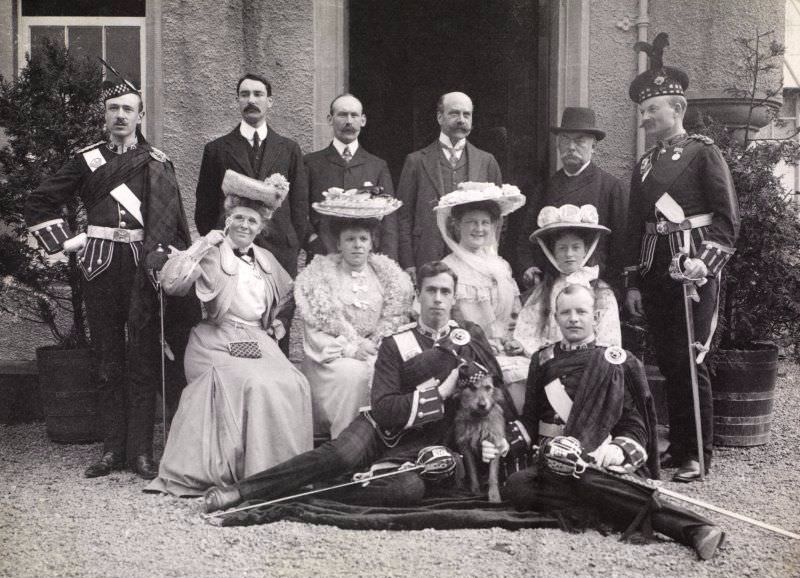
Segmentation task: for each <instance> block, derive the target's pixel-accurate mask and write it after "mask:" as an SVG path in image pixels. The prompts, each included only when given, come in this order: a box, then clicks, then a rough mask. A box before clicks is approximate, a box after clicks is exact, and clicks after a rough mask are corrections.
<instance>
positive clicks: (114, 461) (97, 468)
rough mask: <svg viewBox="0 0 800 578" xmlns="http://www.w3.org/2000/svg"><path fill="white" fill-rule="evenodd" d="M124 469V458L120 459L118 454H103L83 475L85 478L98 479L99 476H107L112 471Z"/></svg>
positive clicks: (112, 452)
mask: <svg viewBox="0 0 800 578" xmlns="http://www.w3.org/2000/svg"><path fill="white" fill-rule="evenodd" d="M124 468H125V458H124V457H122V454H121V453H120V452H114V451H110V452H105V453H104V454H103V457H102V458H100V459H99V460H98V461H96V462H95V463H93V464H92V465H91V466H89V467H88V468H86V471H84V472H83V475H84V476H86V477H87V478H99V477H100V476H107V475H108V474H110V473H111V472H112V471H114V470H121V469H124Z"/></svg>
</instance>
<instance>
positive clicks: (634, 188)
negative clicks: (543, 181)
mask: <svg viewBox="0 0 800 578" xmlns="http://www.w3.org/2000/svg"><path fill="white" fill-rule="evenodd" d="M639 44H642V43H639ZM668 44H669V42H668V39H667V35H666V34H664V33H661V34H659V35H658V36H656V38H655V39H654V40H653V46H652V47H649V45H648V47H649V48H651V53H650V66H651V68H650V69H649V70H647V71H645V72H643V73H642V74H640V75H639V76H637V77H636V78H635V79H634V81H633V82H632V83H631V86H630V90H629V96H630V98H631V100H633V101H634V102H635V103H637V104H638V106H639V114H640V115H641V126H642V127H644V129H645V131H646V132H647V136H648V137H650V138H653V139H655V140H656V145H655V146H654V147H653V148H651V149H650V150H649V151H647V152H646V153H645V154H644V156H643V157H642V158H641V159H640V160H639V163H638V164H637V165H636V167H635V168H634V170H633V175H632V176H631V204H630V211H629V214H628V231H627V236H628V238H627V242H626V260H625V263H626V267H625V270H626V273H627V282H626V286H627V294H626V296H625V308H626V309H627V311H628V313H629V314H631V315H638V316H641V315H644V316H646V317H647V324H648V327H649V329H650V334H651V335H652V337H653V344H654V346H655V350H656V358H657V361H658V367H659V369H660V370H661V373H662V374H663V375H664V377H665V378H666V393H667V405H668V408H669V441H670V445H669V448H668V450H667V452H666V453H665V455H664V456H663V457H662V465H663V466H665V467H677V468H678V471H677V472H676V473H675V475H674V476H673V480H675V481H679V482H691V481H693V480H697V479H699V478H700V474H701V470H700V462H699V457H700V456H699V451H698V443H697V435H696V427H695V418H694V407H693V402H692V381H691V367H690V365H689V364H690V363H695V360H691V361H690V359H689V353H688V351H689V345H688V338H687V332H686V320H685V310H684V293H683V284H684V283H685V282H690V283H692V285H693V290H694V291H696V292H697V301H694V300H693V301H692V302H691V303H692V305H691V307H692V309H693V311H692V315H693V318H694V337H695V341H696V342H697V343H699V344H700V347H699V348H696V350H695V353H694V355H693V356H694V357H696V366H697V382H698V383H697V385H698V390H699V398H700V399H699V401H700V421H701V426H702V427H701V429H702V440H701V442H702V448H703V450H702V451H703V457H704V462H705V469H706V470H708V467H709V464H710V462H711V457H712V451H713V439H714V438H713V431H712V428H713V423H714V416H713V401H712V397H711V382H710V380H709V375H708V368H707V367H706V365H705V363H703V359H704V358H705V356H706V353H707V352H708V347H709V346H710V344H711V339H712V337H713V335H714V330H715V329H716V320H717V307H718V306H719V288H720V276H721V272H722V268H723V266H724V265H725V263H727V261H728V259H730V257H731V255H733V252H734V251H735V249H734V246H735V245H736V239H737V237H738V235H739V205H738V200H737V198H736V191H735V190H734V189H733V183H732V181H731V174H730V171H729V170H728V165H727V164H726V163H725V159H724V158H723V156H722V153H721V152H720V150H719V149H718V148H717V147H716V146H714V143H713V141H712V140H711V139H710V138H708V137H705V136H701V135H688V134H687V133H686V131H685V130H684V128H683V117H684V115H685V114H686V98H685V97H684V91H685V90H686V88H687V86H688V85H689V78H688V76H687V75H686V73H685V72H683V71H682V70H680V69H678V68H674V67H671V66H664V65H663V49H664V47H665V46H667V45H668ZM693 349H695V348H693Z"/></svg>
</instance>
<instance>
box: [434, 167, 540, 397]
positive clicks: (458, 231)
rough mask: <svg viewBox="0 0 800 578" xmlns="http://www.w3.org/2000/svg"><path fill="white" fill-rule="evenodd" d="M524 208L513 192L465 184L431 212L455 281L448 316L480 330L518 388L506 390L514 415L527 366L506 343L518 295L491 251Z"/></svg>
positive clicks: (510, 340) (507, 270) (507, 377)
mask: <svg viewBox="0 0 800 578" xmlns="http://www.w3.org/2000/svg"><path fill="white" fill-rule="evenodd" d="M524 204H525V197H524V196H523V195H522V194H521V193H520V191H519V189H518V188H517V187H514V186H511V185H503V186H502V187H498V186H497V185H494V184H493V183H471V182H466V183H461V184H460V185H459V188H458V190H456V191H454V192H452V193H449V194H447V195H445V196H443V197H442V198H441V199H440V200H439V204H438V205H437V206H436V207H435V210H436V217H437V224H438V226H439V231H440V232H441V234H442V238H443V239H444V242H445V243H446V244H447V246H448V247H449V248H450V250H451V251H452V253H450V254H449V255H447V256H446V257H445V258H444V259H443V261H444V262H445V263H447V265H448V266H449V267H450V268H451V269H452V270H453V271H455V272H456V274H457V275H458V285H457V287H456V310H455V311H454V316H456V317H457V316H460V317H461V319H464V320H466V321H471V322H473V323H477V324H478V325H480V326H481V329H483V331H484V333H485V334H486V337H487V338H488V339H489V343H490V344H491V345H492V349H493V351H494V353H495V355H496V356H497V362H498V363H499V364H500V367H501V368H502V370H503V381H504V382H505V383H507V384H514V383H517V384H519V385H520V387H518V388H514V387H512V388H510V391H511V393H512V396H513V397H514V400H515V405H517V406H518V409H521V404H522V396H523V395H524V381H525V379H526V378H527V376H528V366H529V361H528V360H527V359H525V358H524V357H522V356H521V354H522V348H521V347H520V345H519V344H518V343H517V342H516V341H515V340H514V339H513V338H512V332H513V325H514V317H515V316H516V313H517V311H519V308H520V301H519V289H518V288H517V284H516V282H515V281H514V279H513V277H512V274H511V267H510V266H509V264H508V263H507V262H506V260H505V259H503V258H502V257H500V256H499V255H498V254H497V246H498V243H499V238H498V237H499V233H500V229H501V223H502V217H504V216H506V215H508V214H510V213H512V212H514V211H516V210H517V209H519V208H520V207H522V206H523V205H524ZM517 390H519V391H517Z"/></svg>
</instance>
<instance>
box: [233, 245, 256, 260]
mask: <svg viewBox="0 0 800 578" xmlns="http://www.w3.org/2000/svg"><path fill="white" fill-rule="evenodd" d="M233 254H234V255H236V256H237V257H250V258H251V259H253V258H255V256H256V254H255V251H253V248H252V247H250V248H249V249H247V251H242V250H241V249H234V250H233Z"/></svg>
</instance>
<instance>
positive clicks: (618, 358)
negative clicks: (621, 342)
mask: <svg viewBox="0 0 800 578" xmlns="http://www.w3.org/2000/svg"><path fill="white" fill-rule="evenodd" d="M603 357H605V359H606V361H607V362H609V363H611V364H613V365H620V364H622V363H625V360H626V359H628V354H627V353H625V350H624V349H622V348H621V347H618V346H617V345H612V346H611V347H608V348H606V352H605V354H604V355H603Z"/></svg>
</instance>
